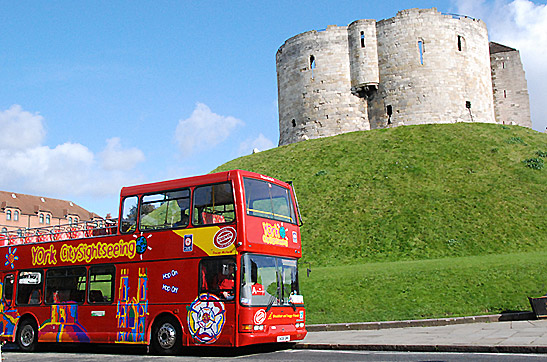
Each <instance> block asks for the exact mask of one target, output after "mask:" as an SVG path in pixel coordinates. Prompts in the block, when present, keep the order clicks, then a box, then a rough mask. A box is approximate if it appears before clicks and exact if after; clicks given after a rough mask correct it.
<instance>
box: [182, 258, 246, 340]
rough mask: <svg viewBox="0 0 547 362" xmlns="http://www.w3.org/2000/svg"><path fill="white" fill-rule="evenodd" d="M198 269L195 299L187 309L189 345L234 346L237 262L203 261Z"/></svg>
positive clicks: (216, 259)
mask: <svg viewBox="0 0 547 362" xmlns="http://www.w3.org/2000/svg"><path fill="white" fill-rule="evenodd" d="M198 268H199V286H198V289H199V292H198V297H197V298H196V299H195V300H194V301H193V302H192V303H191V305H190V307H189V308H188V318H187V320H188V331H189V332H190V343H194V344H211V345H219V346H233V345H234V344H235V331H236V298H235V290H236V288H235V286H236V280H235V278H236V275H237V274H236V269H237V267H236V260H235V258H234V257H215V258H205V259H202V260H201V261H200V263H199V267H198Z"/></svg>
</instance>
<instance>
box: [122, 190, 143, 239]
mask: <svg viewBox="0 0 547 362" xmlns="http://www.w3.org/2000/svg"><path fill="white" fill-rule="evenodd" d="M138 200H139V198H138V197H137V196H130V197H126V198H125V199H124V200H123V207H122V218H121V219H122V222H121V227H120V231H121V232H122V233H132V232H133V231H135V230H136V228H137V202H138Z"/></svg>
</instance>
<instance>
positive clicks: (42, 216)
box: [39, 214, 44, 224]
mask: <svg viewBox="0 0 547 362" xmlns="http://www.w3.org/2000/svg"><path fill="white" fill-rule="evenodd" d="M39 219H40V224H43V223H44V214H40V216H39Z"/></svg>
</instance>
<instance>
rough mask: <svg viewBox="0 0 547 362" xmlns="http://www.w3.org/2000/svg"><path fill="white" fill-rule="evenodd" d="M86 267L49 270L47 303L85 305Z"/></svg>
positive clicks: (47, 274) (47, 275) (47, 276)
mask: <svg viewBox="0 0 547 362" xmlns="http://www.w3.org/2000/svg"><path fill="white" fill-rule="evenodd" d="M86 274H87V273H86V269H85V267H71V268H59V269H49V270H48V271H47V272H46V303H49V304H57V303H83V302H84V300H85V286H86Z"/></svg>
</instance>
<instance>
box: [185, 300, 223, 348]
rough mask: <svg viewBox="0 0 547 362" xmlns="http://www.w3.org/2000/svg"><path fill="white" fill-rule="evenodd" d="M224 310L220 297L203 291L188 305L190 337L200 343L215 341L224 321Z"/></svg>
mask: <svg viewBox="0 0 547 362" xmlns="http://www.w3.org/2000/svg"><path fill="white" fill-rule="evenodd" d="M225 313H226V310H225V309H224V303H222V302H221V301H220V299H219V298H218V297H217V296H215V295H213V294H208V293H203V294H201V295H200V296H199V297H197V298H196V300H194V301H193V302H192V304H191V305H190V306H189V307H188V330H189V331H190V334H191V335H192V337H193V338H194V339H195V340H197V341H199V342H201V343H214V342H216V341H217V339H218V337H219V336H220V333H221V332H222V328H223V327H224V323H225V322H226V316H225Z"/></svg>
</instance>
